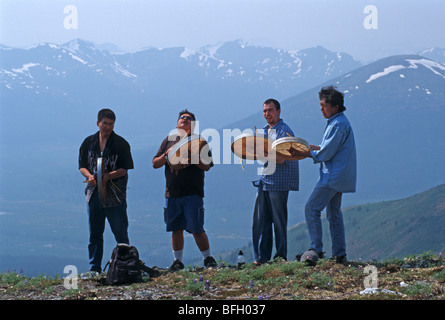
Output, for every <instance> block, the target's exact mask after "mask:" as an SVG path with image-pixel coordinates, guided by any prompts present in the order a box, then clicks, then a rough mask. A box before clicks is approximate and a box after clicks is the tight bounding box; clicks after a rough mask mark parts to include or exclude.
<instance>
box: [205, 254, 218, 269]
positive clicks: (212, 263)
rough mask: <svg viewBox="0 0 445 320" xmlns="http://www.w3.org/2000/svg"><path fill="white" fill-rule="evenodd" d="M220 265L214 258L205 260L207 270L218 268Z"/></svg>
mask: <svg viewBox="0 0 445 320" xmlns="http://www.w3.org/2000/svg"><path fill="white" fill-rule="evenodd" d="M217 266H218V264H217V263H216V261H215V259H213V257H207V258H205V259H204V267H206V268H216V267H217Z"/></svg>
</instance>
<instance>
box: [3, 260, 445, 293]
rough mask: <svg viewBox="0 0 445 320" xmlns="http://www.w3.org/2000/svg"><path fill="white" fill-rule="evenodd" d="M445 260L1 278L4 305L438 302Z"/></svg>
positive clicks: (9, 274) (444, 283)
mask: <svg viewBox="0 0 445 320" xmlns="http://www.w3.org/2000/svg"><path fill="white" fill-rule="evenodd" d="M444 269H445V259H444V258H443V256H440V255H439V256H432V255H428V256H423V257H422V256H417V257H411V258H405V259H402V260H392V261H386V262H384V263H382V262H380V263H377V262H374V263H373V262H366V263H365V262H348V263H346V264H344V265H343V264H337V263H335V262H334V261H330V260H327V259H322V260H319V261H318V263H317V265H316V266H313V267H311V266H307V265H305V264H304V263H302V262H296V261H292V262H285V261H273V262H271V263H268V264H264V265H261V266H255V265H253V264H246V265H244V266H243V268H241V269H238V268H237V267H235V266H225V265H224V263H222V262H221V265H220V266H219V267H218V268H212V269H202V268H197V267H186V269H184V270H181V271H178V272H169V271H167V270H165V269H158V270H159V271H160V273H161V274H160V276H158V277H156V278H149V277H147V276H144V278H143V282H141V283H134V284H130V285H119V286H109V285H105V284H104V281H103V280H104V278H103V276H102V277H99V278H96V279H71V280H69V279H66V278H62V277H54V278H50V277H45V276H44V275H42V276H39V277H35V278H28V277H25V276H23V275H21V274H20V273H17V272H6V273H3V274H0V299H2V300H363V299H366V300H369V299H371V300H444V299H445V270H444Z"/></svg>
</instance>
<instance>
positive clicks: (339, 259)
mask: <svg viewBox="0 0 445 320" xmlns="http://www.w3.org/2000/svg"><path fill="white" fill-rule="evenodd" d="M335 263H339V264H346V263H348V259H346V255H343V256H340V257H335Z"/></svg>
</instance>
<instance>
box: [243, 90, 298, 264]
mask: <svg viewBox="0 0 445 320" xmlns="http://www.w3.org/2000/svg"><path fill="white" fill-rule="evenodd" d="M280 113H281V107H280V103H279V102H278V101H277V100H275V99H268V100H266V101H265V102H264V104H263V114H264V118H265V119H266V121H267V125H266V126H265V127H264V135H265V136H266V137H267V138H268V139H269V140H270V141H272V142H273V141H275V140H277V139H279V138H283V137H288V136H294V133H293V131H292V130H291V128H290V127H289V126H288V125H287V124H285V123H284V121H283V120H282V119H281V118H280ZM269 161H270V160H269ZM275 161H276V163H275V171H274V172H273V173H271V172H268V173H269V174H264V175H262V176H261V178H260V179H259V180H258V181H255V182H254V185H255V186H256V187H258V193H257V198H256V201H255V209H254V214H253V224H252V242H253V251H254V258H255V264H261V263H265V262H267V261H268V260H270V258H271V255H272V243H273V235H272V225H273V228H274V233H275V247H276V254H275V256H274V259H275V258H278V257H281V258H283V259H284V260H286V259H287V199H288V195H289V191H298V187H299V171H298V161H289V160H284V159H282V158H280V157H279V156H278V155H277V156H276V159H275ZM268 165H269V163H265V165H264V166H265V169H266V168H267V167H268ZM269 171H270V170H269ZM272 171H273V170H272ZM265 172H267V170H266V171H265ZM270 173H271V174H270Z"/></svg>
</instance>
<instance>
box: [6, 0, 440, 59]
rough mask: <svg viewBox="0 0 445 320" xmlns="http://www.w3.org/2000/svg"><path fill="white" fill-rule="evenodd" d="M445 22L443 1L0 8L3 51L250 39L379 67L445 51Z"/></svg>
mask: <svg viewBox="0 0 445 320" xmlns="http://www.w3.org/2000/svg"><path fill="white" fill-rule="evenodd" d="M368 5H372V6H373V7H372V8H373V9H374V10H372V11H369V10H368V11H366V10H365V8H366V7H367V6H368ZM69 6H71V7H69ZM73 7H74V8H75V10H77V13H76V12H74V11H73V10H72V8H73ZM365 11H366V12H365ZM444 15H445V1H444V0H424V1H419V0H390V1H389V0H366V1H362V0H156V1H153V0H0V43H2V44H4V45H8V46H13V47H26V46H29V45H33V44H36V43H40V42H50V43H55V44H62V43H65V42H68V41H70V40H72V39H75V38H81V39H85V40H89V41H93V42H96V43H113V44H116V45H117V46H119V47H120V48H122V49H123V50H125V51H136V50H138V49H141V48H144V47H150V46H154V47H162V48H166V47H175V46H185V47H189V48H192V49H196V48H198V47H201V46H205V45H212V44H216V43H218V42H221V41H229V40H235V39H243V40H245V41H247V42H248V43H251V44H254V45H261V46H263V45H264V46H273V47H278V48H283V49H293V50H301V49H305V48H309V47H313V46H316V45H322V46H324V47H325V48H327V49H329V50H333V51H344V52H347V53H350V54H352V55H353V56H355V57H356V58H358V59H360V60H373V59H376V58H379V57H382V56H386V55H389V54H403V53H417V52H419V51H420V50H423V49H426V48H430V47H444V48H445V35H444V31H445V19H443V16H444ZM73 27H74V28H73Z"/></svg>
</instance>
